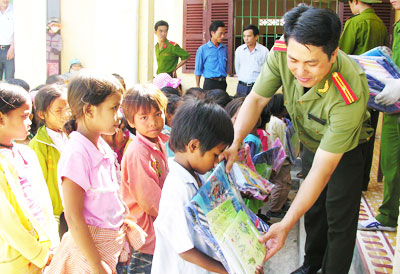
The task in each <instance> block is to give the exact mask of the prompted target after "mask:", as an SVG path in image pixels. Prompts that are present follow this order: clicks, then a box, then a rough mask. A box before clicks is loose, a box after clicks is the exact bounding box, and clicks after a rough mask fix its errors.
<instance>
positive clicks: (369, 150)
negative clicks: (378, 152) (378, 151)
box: [362, 109, 379, 191]
mask: <svg viewBox="0 0 400 274" xmlns="http://www.w3.org/2000/svg"><path fill="white" fill-rule="evenodd" d="M369 113H371V127H372V128H373V129H374V133H373V134H372V136H371V139H369V141H368V142H367V145H366V149H365V154H364V159H365V162H364V175H363V187H362V190H363V191H365V190H368V184H369V181H370V178H369V176H370V173H371V166H372V157H373V156H374V145H375V134H376V127H377V125H378V120H379V111H377V110H372V109H369Z"/></svg>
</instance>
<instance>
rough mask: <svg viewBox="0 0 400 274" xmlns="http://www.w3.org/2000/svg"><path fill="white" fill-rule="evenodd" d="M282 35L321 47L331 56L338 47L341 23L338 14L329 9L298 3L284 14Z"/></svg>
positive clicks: (287, 39) (286, 38)
mask: <svg viewBox="0 0 400 274" xmlns="http://www.w3.org/2000/svg"><path fill="white" fill-rule="evenodd" d="M283 19H284V21H285V23H284V25H283V30H284V36H285V42H286V44H288V41H289V39H290V38H293V39H295V40H296V41H297V42H298V43H300V44H303V45H313V46H316V47H322V50H323V51H324V52H325V53H326V54H327V55H328V58H329V59H330V58H331V55H332V53H333V52H334V51H335V49H336V48H337V47H338V44H339V38H340V31H341V23H340V19H339V16H338V15H337V14H336V13H334V12H333V11H331V10H329V9H320V8H314V7H311V6H307V5H305V4H300V5H299V6H297V7H295V8H293V9H292V10H290V11H288V12H287V13H286V14H285V15H284V18H283Z"/></svg>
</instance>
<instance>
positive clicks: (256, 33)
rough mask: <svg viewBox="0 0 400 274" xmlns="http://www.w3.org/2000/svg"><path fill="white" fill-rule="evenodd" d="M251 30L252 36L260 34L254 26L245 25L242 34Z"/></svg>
mask: <svg viewBox="0 0 400 274" xmlns="http://www.w3.org/2000/svg"><path fill="white" fill-rule="evenodd" d="M250 29H251V30H252V31H253V35H254V36H257V35H259V34H260V31H259V30H258V28H257V26H256V25H247V26H245V27H244V29H243V32H245V31H246V30H250Z"/></svg>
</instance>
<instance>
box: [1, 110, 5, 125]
mask: <svg viewBox="0 0 400 274" xmlns="http://www.w3.org/2000/svg"><path fill="white" fill-rule="evenodd" d="M4 119H5V114H4V113H2V112H0V127H3V126H4V124H5V121H4Z"/></svg>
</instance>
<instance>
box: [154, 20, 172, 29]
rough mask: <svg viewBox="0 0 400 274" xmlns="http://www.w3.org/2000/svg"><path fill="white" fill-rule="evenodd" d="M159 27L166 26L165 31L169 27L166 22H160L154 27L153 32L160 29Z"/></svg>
mask: <svg viewBox="0 0 400 274" xmlns="http://www.w3.org/2000/svg"><path fill="white" fill-rule="evenodd" d="M161 26H166V27H167V29H169V25H168V23H167V21H164V20H160V21H158V22H157V23H156V24H155V25H154V30H155V31H157V29H158V27H161Z"/></svg>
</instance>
